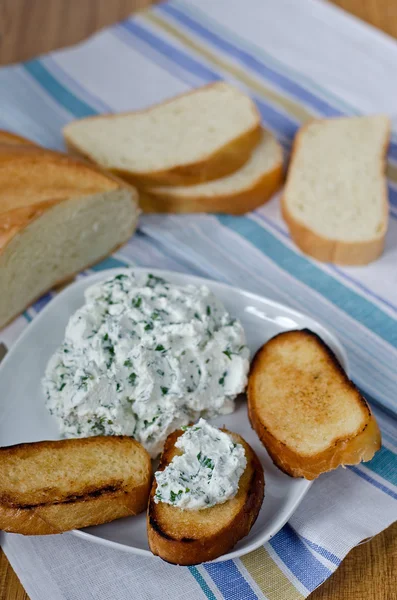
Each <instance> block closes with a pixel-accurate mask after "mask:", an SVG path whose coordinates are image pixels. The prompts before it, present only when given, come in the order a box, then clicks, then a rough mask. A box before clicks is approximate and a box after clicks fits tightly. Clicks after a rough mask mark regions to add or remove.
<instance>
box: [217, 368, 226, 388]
mask: <svg viewBox="0 0 397 600" xmlns="http://www.w3.org/2000/svg"><path fill="white" fill-rule="evenodd" d="M226 375H227V371H225V372H224V373H223V375H222V377H221V378H220V379H219V381H218V383H219V385H225V377H226Z"/></svg>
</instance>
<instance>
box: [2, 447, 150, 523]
mask: <svg viewBox="0 0 397 600" xmlns="http://www.w3.org/2000/svg"><path fill="white" fill-rule="evenodd" d="M151 479H152V467H151V461H150V457H149V455H148V453H147V452H146V450H145V449H144V448H143V446H141V445H140V444H139V443H138V442H136V441H135V440H133V439H132V438H130V437H115V436H111V437H104V436H99V437H90V438H79V439H68V440H60V441H53V442H34V443H30V444H18V445H16V446H9V447H4V448H0V529H2V530H3V531H9V532H12V533H21V534H24V535H46V534H52V533H62V532H63V531H68V530H70V529H79V528H81V527H88V526H90V525H99V524H101V523H107V522H109V521H113V520H114V519H120V518H121V517H128V516H132V515H136V514H138V513H140V512H142V511H143V510H145V509H146V507H147V501H148V496H149V490H150V484H151Z"/></svg>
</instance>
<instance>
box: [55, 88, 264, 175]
mask: <svg viewBox="0 0 397 600" xmlns="http://www.w3.org/2000/svg"><path fill="white" fill-rule="evenodd" d="M63 132H64V136H65V140H66V143H67V144H68V146H69V147H70V148H71V149H72V150H73V151H75V152H78V153H80V154H82V155H84V156H85V157H87V158H89V159H91V160H92V161H94V162H95V163H97V164H99V165H101V166H102V167H104V168H106V169H109V170H110V171H113V172H114V173H115V174H117V175H120V176H122V177H124V178H125V179H127V180H128V181H131V182H132V183H137V184H139V185H141V186H142V185H162V184H164V185H189V184H192V183H198V182H202V181H208V180H211V179H216V178H218V177H222V176H223V175H227V174H229V173H232V172H233V171H235V170H236V169H238V168H239V167H241V166H242V165H243V164H244V163H245V162H246V161H247V160H248V158H249V156H250V153H251V151H252V150H253V149H254V147H255V145H256V144H257V142H258V140H259V138H260V117H259V113H258V111H257V109H256V107H255V104H254V103H253V102H252V100H251V99H250V98H249V97H248V96H246V95H245V94H244V93H243V92H241V91H240V90H238V89H237V88H234V87H233V86H231V85H229V84H227V83H225V82H217V83H213V84H211V85H207V86H204V87H202V88H199V89H196V90H193V91H192V92H190V93H187V94H183V95H181V96H177V97H176V98H172V99H170V100H168V101H166V102H163V103H162V104H158V105H155V106H152V107H151V108H148V109H146V110H141V111H137V112H131V113H123V114H117V115H100V116H95V117H88V118H86V119H80V120H78V121H73V122H72V123H69V124H68V125H66V127H65V128H64V130H63Z"/></svg>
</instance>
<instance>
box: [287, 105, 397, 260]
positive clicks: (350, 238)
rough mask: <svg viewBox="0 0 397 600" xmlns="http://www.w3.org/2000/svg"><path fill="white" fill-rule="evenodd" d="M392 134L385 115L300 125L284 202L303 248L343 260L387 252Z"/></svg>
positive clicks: (323, 257) (322, 256) (315, 254)
mask: <svg viewBox="0 0 397 600" xmlns="http://www.w3.org/2000/svg"><path fill="white" fill-rule="evenodd" d="M389 137H390V120H389V118H388V117H386V116H382V115H379V116H372V117H352V118H341V119H324V120H319V121H313V122H311V123H309V124H307V125H305V126H304V127H302V129H301V130H300V131H299V133H298V135H297V136H296V139H295V142H294V147H293V151H292V161H291V166H290V168H289V171H288V177H287V183H286V186H285V190H284V194H283V197H282V202H281V206H282V213H283V217H284V219H285V221H286V223H287V225H288V227H289V230H290V233H291V236H292V238H293V240H294V241H295V243H296V244H297V245H298V246H299V248H301V250H303V252H306V253H307V254H310V255H311V256H313V257H314V258H317V259H318V260H321V261H329V262H334V263H337V264H341V265H365V264H367V263H369V262H371V261H373V260H375V259H377V258H378V257H379V256H380V255H381V254H382V251H383V246H384V240H385V235H386V230H387V224H388V201H387V184H386V177H385V167H386V164H385V156H386V150H387V147H388V142H389Z"/></svg>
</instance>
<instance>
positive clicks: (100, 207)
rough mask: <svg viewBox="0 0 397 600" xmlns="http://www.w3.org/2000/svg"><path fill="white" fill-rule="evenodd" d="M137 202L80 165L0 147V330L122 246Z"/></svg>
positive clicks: (23, 148) (129, 191)
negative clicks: (60, 285) (45, 293)
mask: <svg viewBox="0 0 397 600" xmlns="http://www.w3.org/2000/svg"><path fill="white" fill-rule="evenodd" d="M0 137H1V136H0ZM137 199H138V194H137V192H136V190H135V189H133V188H132V187H130V186H128V185H127V184H125V183H123V182H122V181H120V180H117V179H116V178H114V177H112V176H111V175H109V174H106V173H103V172H101V171H100V170H99V169H98V168H96V167H94V166H93V165H89V164H86V163H84V162H83V161H81V160H80V159H77V158H71V157H69V156H66V155H63V154H60V153H57V152H52V151H50V150H44V149H42V148H39V147H35V146H33V145H32V146H29V145H22V144H21V145H19V144H10V143H1V142H0V289H1V290H2V293H1V295H0V327H3V326H4V325H5V324H6V323H8V322H9V321H10V320H11V319H13V318H14V317H15V316H16V315H18V314H19V313H20V312H22V311H23V310H24V309H25V308H26V307H27V306H29V305H30V304H31V303H32V302H33V301H34V300H36V299H37V298H39V297H40V296H41V295H42V294H43V293H44V292H46V291H48V290H49V289H51V288H52V287H54V286H55V285H57V284H59V283H61V282H62V281H64V280H67V279H70V278H71V277H72V276H73V275H74V274H75V273H77V272H78V271H81V270H82V269H84V268H86V267H88V266H90V265H92V264H94V263H96V262H98V261H99V260H101V259H102V258H105V257H106V256H107V255H108V254H110V253H111V252H112V251H114V250H115V249H116V248H118V247H119V246H120V245H122V244H123V243H124V242H126V241H127V240H128V238H129V237H130V236H131V235H132V233H133V231H134V230H135V227H136V223H137V218H138V208H137Z"/></svg>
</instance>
